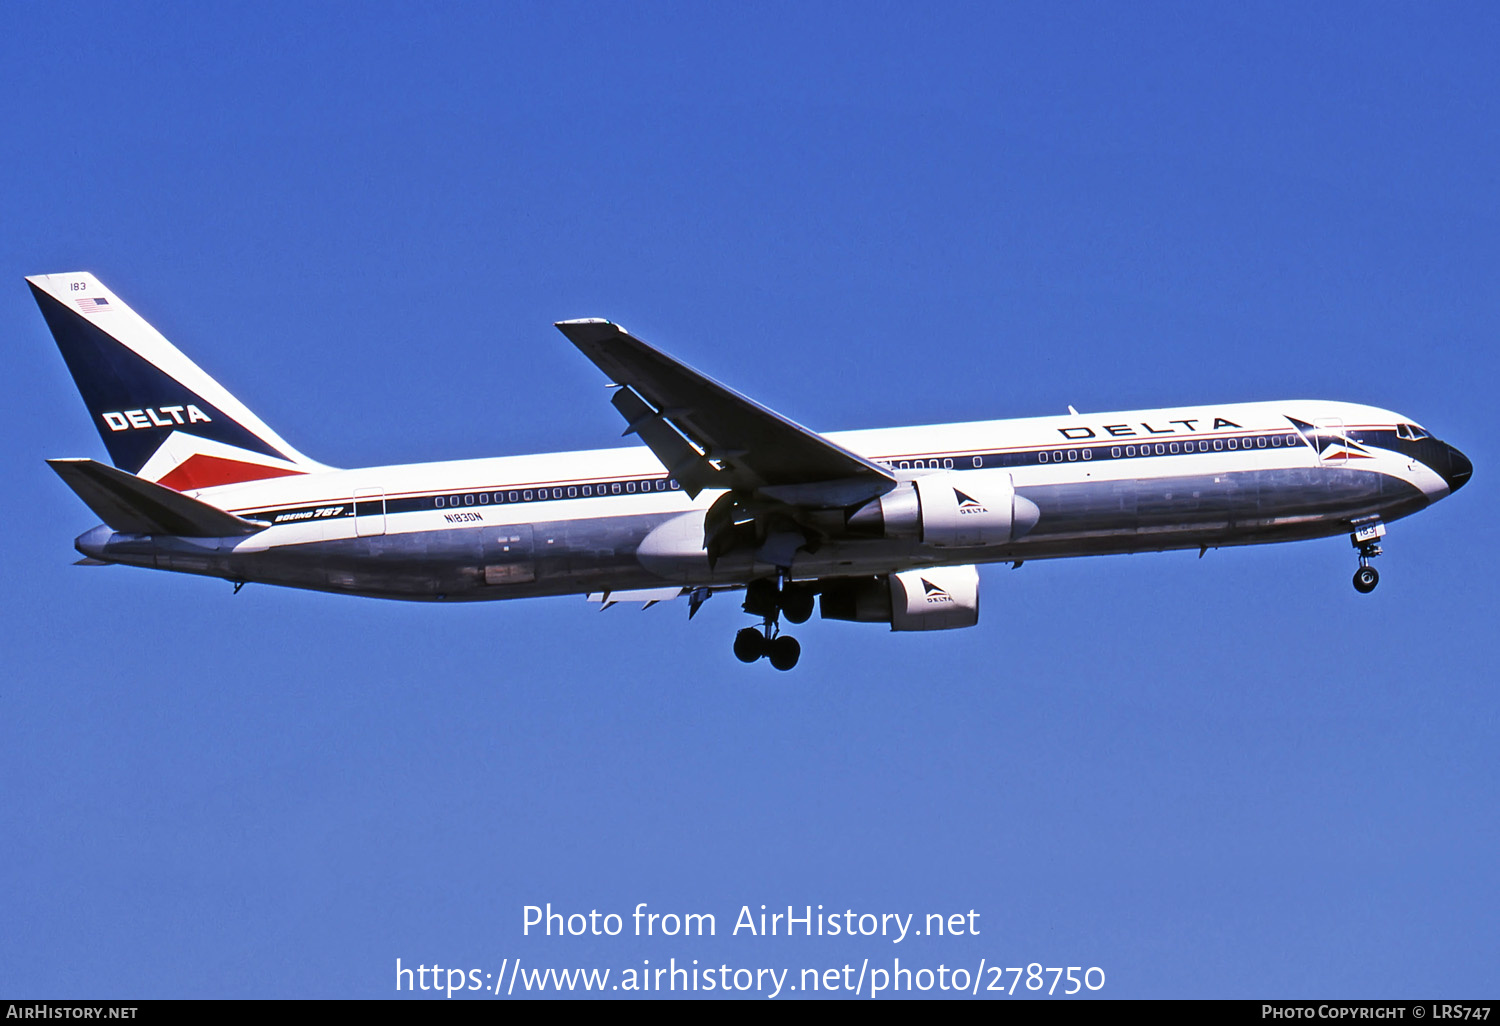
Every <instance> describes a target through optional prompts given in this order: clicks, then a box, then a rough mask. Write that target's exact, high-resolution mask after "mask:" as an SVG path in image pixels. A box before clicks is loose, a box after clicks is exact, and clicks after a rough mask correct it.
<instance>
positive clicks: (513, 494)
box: [507, 492, 531, 502]
mask: <svg viewBox="0 0 1500 1026" xmlns="http://www.w3.org/2000/svg"><path fill="white" fill-rule="evenodd" d="M520 497H521V496H520V493H518V492H511V493H510V495H508V496H507V498H508V499H509V500H510V501H511V502H515V501H516V500H517V499H519V498H520ZM526 498H528V499H529V498H531V495H530V493H527V495H526Z"/></svg>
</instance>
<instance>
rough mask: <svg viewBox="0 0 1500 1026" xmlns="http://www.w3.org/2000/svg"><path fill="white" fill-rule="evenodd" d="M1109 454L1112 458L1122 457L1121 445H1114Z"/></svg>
mask: <svg viewBox="0 0 1500 1026" xmlns="http://www.w3.org/2000/svg"><path fill="white" fill-rule="evenodd" d="M1109 456H1110V458H1111V459H1116V460H1117V459H1119V458H1120V447H1119V446H1118V445H1116V446H1114V447H1112V448H1111V449H1110V450H1109Z"/></svg>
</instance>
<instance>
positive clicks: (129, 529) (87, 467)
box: [47, 459, 271, 538]
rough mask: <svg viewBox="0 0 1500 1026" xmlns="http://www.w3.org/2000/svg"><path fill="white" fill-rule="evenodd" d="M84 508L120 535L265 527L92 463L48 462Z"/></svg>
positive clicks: (214, 533)
mask: <svg viewBox="0 0 1500 1026" xmlns="http://www.w3.org/2000/svg"><path fill="white" fill-rule="evenodd" d="M47 465H48V466H49V467H51V468H52V469H53V470H55V471H57V476H58V477H60V478H62V479H63V481H64V482H65V483H66V484H67V486H68V487H69V488H71V489H73V491H75V492H76V493H78V497H79V498H80V499H82V500H83V501H84V502H85V503H87V504H88V507H89V509H91V510H93V511H94V513H95V514H97V515H98V517H99V519H100V520H103V521H104V522H105V523H106V524H108V525H109V526H110V527H112V528H114V529H115V530H116V531H120V532H123V533H125V534H173V535H180V536H182V537H184V538H235V537H244V536H245V535H250V534H255V533H256V532H258V531H264V530H265V529H266V528H267V527H269V526H271V525H269V524H263V523H261V522H260V521H257V520H246V519H245V518H244V517H237V516H235V515H234V514H233V513H226V512H224V511H223V510H222V509H219V508H218V507H216V506H210V505H209V504H208V503H206V502H199V501H198V500H197V499H194V498H191V497H189V496H186V495H183V494H181V493H180V492H174V491H173V490H172V489H170V488H167V487H164V486H163V485H159V484H153V483H152V482H150V481H145V480H142V479H141V478H139V477H136V476H135V475H133V474H127V473H126V472H125V471H123V470H117V469H116V468H114V467H109V466H105V465H104V464H103V463H100V462H98V461H97V460H86V459H65V460H48V461H47Z"/></svg>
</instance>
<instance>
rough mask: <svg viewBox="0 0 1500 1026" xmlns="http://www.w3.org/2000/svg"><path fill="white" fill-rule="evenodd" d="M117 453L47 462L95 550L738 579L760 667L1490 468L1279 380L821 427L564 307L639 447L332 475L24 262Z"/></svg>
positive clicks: (143, 561)
mask: <svg viewBox="0 0 1500 1026" xmlns="http://www.w3.org/2000/svg"><path fill="white" fill-rule="evenodd" d="M27 281H28V282H29V283H30V285H31V289H32V292H33V294H34V295H35V298H36V301H37V303H38V305H39V306H40V307H41V311H42V316H43V317H44V318H45V319H46V322H47V326H48V327H49V328H50V329H51V331H52V335H53V337H54V338H55V339H56V341H57V345H58V348H59V349H61V350H62V355H63V359H64V360H65V361H66V362H67V365H68V369H69V370H70V371H71V372H72V374H73V379H74V381H75V382H77V385H78V389H79V391H80V392H82V394H83V400H84V403H85V405H86V406H87V407H88V411H89V415H90V417H91V418H92V419H93V421H94V426H95V428H97V429H98V431H99V434H100V436H101V437H102V438H103V439H104V446H105V448H106V450H108V452H109V457H110V463H109V464H105V463H100V462H98V461H95V460H92V459H55V460H50V461H49V463H50V465H51V466H52V468H53V469H54V470H56V471H57V473H58V475H59V476H60V477H61V478H62V479H63V481H64V482H66V483H67V485H68V486H69V487H70V488H72V489H73V491H74V492H76V493H77V494H78V497H79V498H80V499H82V500H83V501H84V503H85V504H87V505H88V506H89V508H90V509H92V510H93V511H94V513H95V515H97V516H98V517H99V519H100V520H102V521H103V524H101V525H100V526H98V527H95V528H94V529H93V530H91V531H87V532H85V533H84V534H83V535H81V536H79V538H78V539H77V541H76V542H75V545H76V547H77V548H78V550H79V551H80V552H81V553H83V555H84V556H85V557H86V558H85V559H83V560H82V561H81V562H83V563H86V564H95V565H97V564H103V563H124V564H128V565H130V566H141V567H150V568H154V569H158V570H176V571H180V572H183V573H192V574H204V575H208V576H212V577H222V578H224V579H225V580H227V581H230V582H232V583H233V584H234V586H235V590H236V591H238V590H239V588H240V587H241V586H242V585H244V584H245V583H247V582H255V583H262V584H280V585H286V586H289V587H294V588H312V589H317V590H319V591H330V592H343V593H347V594H351V595H366V596H373V597H378V598H395V599H422V600H430V601H438V602H457V601H473V600H480V599H509V598H527V597H533V596H540V595H569V594H582V595H586V596H587V597H588V598H589V600H590V601H594V602H597V603H600V604H601V605H602V606H605V607H607V606H609V605H612V604H615V603H619V602H635V603H641V604H644V605H650V604H652V603H655V602H660V601H664V600H667V599H673V598H678V597H686V598H687V600H688V612H689V616H691V615H692V614H693V613H695V612H697V610H698V608H699V606H700V605H701V604H702V603H703V602H704V601H705V600H706V599H707V598H709V597H710V596H712V595H713V594H714V593H716V592H722V591H740V592H743V593H744V600H743V607H744V610H745V612H746V613H748V614H750V615H751V616H752V617H755V618H756V619H757V620H759V626H747V627H745V628H744V629H743V630H741V631H740V632H739V633H738V635H737V636H736V637H735V640H734V653H735V655H736V656H738V657H739V658H740V659H742V660H744V661H745V662H754V661H756V660H758V659H761V658H763V657H764V658H766V659H768V660H769V662H770V663H771V665H773V666H774V667H776V668H777V669H781V670H786V669H790V668H791V667H792V666H794V665H795V664H796V662H797V659H798V656H799V654H800V652H801V649H800V647H799V645H798V643H797V641H796V640H795V639H794V638H792V637H791V636H790V635H789V634H786V633H783V632H782V631H781V629H780V625H781V621H782V619H783V618H785V619H786V620H787V621H790V622H792V623H802V622H804V621H806V620H807V619H808V618H809V617H810V616H811V615H812V613H813V612H814V609H815V607H816V608H817V609H818V610H820V611H821V614H822V616H823V617H824V618H831V619H839V620H857V621H863V622H868V623H882V624H886V625H888V626H889V627H890V628H891V629H892V630H897V631H925V630H946V629H950V628H956V627H972V626H973V625H974V624H975V623H977V622H978V617H979V574H978V572H977V570H976V568H975V567H976V564H979V563H999V562H1004V563H1011V564H1014V565H1017V566H1019V565H1020V564H1021V562H1022V561H1024V560H1028V559H1048V558H1055V557H1061V556H1089V555H1102V554H1106V553H1124V552H1159V551H1164V550H1167V549H1198V550H1199V552H1200V554H1201V553H1202V552H1203V551H1206V550H1207V549H1208V548H1210V547H1219V546H1225V545H1252V544H1259V543H1264V542H1284V541H1296V540H1299V539H1306V538H1322V537H1328V536H1332V535H1337V534H1347V535H1348V536H1349V537H1350V539H1351V540H1352V542H1353V544H1354V547H1355V549H1356V550H1357V553H1358V559H1359V568H1358V570H1357V571H1356V573H1355V575H1354V586H1355V588H1356V589H1358V590H1359V591H1361V592H1368V591H1370V590H1371V589H1373V588H1374V587H1375V585H1376V583H1377V581H1378V580H1379V578H1378V575H1377V574H1376V571H1375V568H1374V567H1373V566H1371V565H1370V561H1371V559H1372V558H1374V557H1375V556H1377V555H1379V553H1380V547H1379V542H1380V539H1381V538H1382V537H1383V536H1384V535H1385V533H1386V525H1387V524H1389V523H1391V522H1392V521H1395V520H1399V519H1400V518H1402V517H1404V516H1407V515H1409V514H1412V513H1416V512H1417V511H1419V510H1422V509H1426V508H1427V507H1428V506H1429V505H1431V504H1432V503H1434V502H1436V501H1437V500H1439V499H1441V498H1443V497H1444V496H1446V495H1448V494H1449V493H1451V492H1453V491H1456V490H1457V489H1458V488H1460V487H1462V486H1463V484H1464V483H1465V482H1466V481H1468V479H1469V476H1470V474H1471V472H1472V470H1473V467H1472V465H1471V464H1470V462H1469V460H1468V459H1467V458H1466V457H1465V456H1464V455H1463V454H1462V453H1461V452H1459V451H1458V450H1457V449H1455V448H1454V447H1452V446H1451V445H1448V444H1446V443H1444V442H1442V441H1439V440H1438V439H1437V438H1435V437H1433V436H1432V435H1431V434H1429V433H1428V432H1427V431H1425V430H1423V429H1422V428H1421V427H1419V426H1417V425H1416V424H1415V423H1414V422H1413V421H1411V420H1410V419H1409V418H1407V417H1404V416H1401V415H1399V414H1396V413H1392V412H1391V411H1389V410H1381V409H1376V408H1374V407H1370V406H1360V405H1356V404H1353V403H1343V402H1328V401H1321V400H1318V401H1313V400H1289V401H1285V402H1258V403H1243V404H1215V405H1209V406H1202V407H1186V408H1180V409H1165V410H1140V411H1136V412H1132V413H1102V414H1076V413H1073V412H1072V410H1071V407H1070V408H1069V410H1070V412H1069V415H1068V416H1065V417H1031V418H1027V419H1022V420H992V421H981V422H978V423H971V424H942V425H935V426H929V427H901V428H883V429H878V430H872V431H845V432H838V433H832V434H826V435H824V434H818V433H816V432H813V431H810V430H808V429H807V428H805V427H802V426H801V425H799V424H796V423H794V422H792V421H790V420H788V419H787V418H785V417H783V416H781V415H780V414H778V413H775V412H774V411H772V410H769V409H767V408H766V407H764V406H762V405H760V404H759V403H757V402H755V401H754V400H752V399H749V398H747V397H746V396H743V395H741V394H740V393H738V392H736V391H734V390H733V389H730V388H728V387H726V386H724V385H722V384H720V383H719V382H717V381H714V380H713V379H712V378H709V377H707V376H705V375H703V374H700V373H699V372H697V371H695V370H693V369H691V368H689V367H687V366H685V365H684V364H682V363H679V362H678V361H677V360H674V359H672V358H671V357H670V356H667V355H666V354H664V353H662V352H660V351H658V350H656V349H654V348H652V347H651V346H649V345H647V344H646V343H644V342H642V341H641V340H640V339H637V338H635V337H634V336H632V335H631V334H630V333H629V332H627V331H626V330H625V329H624V328H621V327H620V326H619V325H617V324H612V323H610V322H609V321H604V320H572V321H562V322H559V323H558V325H557V328H558V329H559V330H560V331H561V332H562V333H563V335H564V336H566V337H567V339H568V341H570V342H572V343H573V345H575V346H576V347H578V349H579V350H580V351H581V352H582V353H583V355H584V356H586V357H588V359H589V360H591V361H592V362H593V363H594V364H595V365H596V366H597V367H598V368H599V369H600V370H601V371H603V372H604V374H605V375H607V376H608V378H609V380H610V381H611V382H612V383H613V385H612V387H613V388H614V389H615V391H614V394H613V398H612V399H611V402H612V403H613V405H614V407H615V409H617V410H618V411H619V412H620V414H621V416H622V417H624V419H625V423H626V425H627V426H626V429H625V433H626V434H627V435H630V434H633V435H635V436H637V437H638V438H639V439H640V440H641V441H642V442H644V443H645V444H644V446H636V447H633V448H619V449H599V450H593V451H589V452H563V453H549V454H545V455H534V456H504V457H497V458H494V459H479V460H464V461H459V462H450V463H424V464H414V465H411V466H391V467H368V468H364V469H358V470H340V469H337V468H334V467H329V466H325V465H324V464H321V463H318V462H317V461H315V460H312V459H310V458H308V457H307V456H304V455H303V454H302V453H301V452H299V451H298V450H296V449H294V448H292V446H291V445H290V444H289V443H288V442H287V441H286V440H285V439H283V438H282V437H281V436H280V435H278V434H277V433H276V432H275V431H274V430H272V429H271V428H270V427H269V426H268V425H267V424H266V423H265V422H263V421H262V420H261V419H260V418H259V417H257V416H256V415H255V414H254V413H252V412H251V411H250V410H249V409H248V408H247V407H246V406H245V405H244V404H243V403H241V402H240V401H239V400H238V399H236V398H235V397H234V396H232V395H230V394H229V392H228V391H226V390H225V389H224V388H223V387H222V386H221V385H219V383H218V382H216V381H215V380H214V379H213V378H211V377H209V376H208V375H207V374H206V373H204V372H203V371H202V370H201V369H199V367H198V366H197V365H196V364H194V363H193V362H192V361H191V360H189V359H188V358H187V357H186V356H184V355H183V354H182V353H181V352H179V351H178V350H177V349H176V348H175V347H173V346H172V344H171V343H169V342H168V341H167V340H166V339H165V338H163V337H162V336H161V335H160V334H159V333H158V332H157V331H156V330H155V329H153V328H152V327H151V326H150V325H149V324H147V323H146V322H145V321H144V320H142V319H141V318H140V317H139V316H138V315H136V314H135V313H134V312H133V311H132V310H131V309H130V308H129V307H128V306H126V305H125V304H124V303H122V302H121V301H120V300H119V298H118V297H117V296H116V295H115V294H114V293H113V292H111V291H109V290H108V289H106V288H105V287H104V286H103V285H101V284H100V283H99V281H98V280H97V279H96V278H95V277H94V276H93V275H91V274H86V273H76V274H50V275H37V276H34V277H31V278H28V279H27Z"/></svg>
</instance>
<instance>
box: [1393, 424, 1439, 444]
mask: <svg viewBox="0 0 1500 1026" xmlns="http://www.w3.org/2000/svg"><path fill="white" fill-rule="evenodd" d="M1396 437H1397V438H1405V439H1407V440H1408V441H1412V442H1415V441H1417V440H1418V439H1420V438H1431V437H1432V435H1430V434H1429V433H1428V432H1427V431H1426V429H1424V428H1421V427H1418V426H1417V425H1416V424H1397V425H1396Z"/></svg>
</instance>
